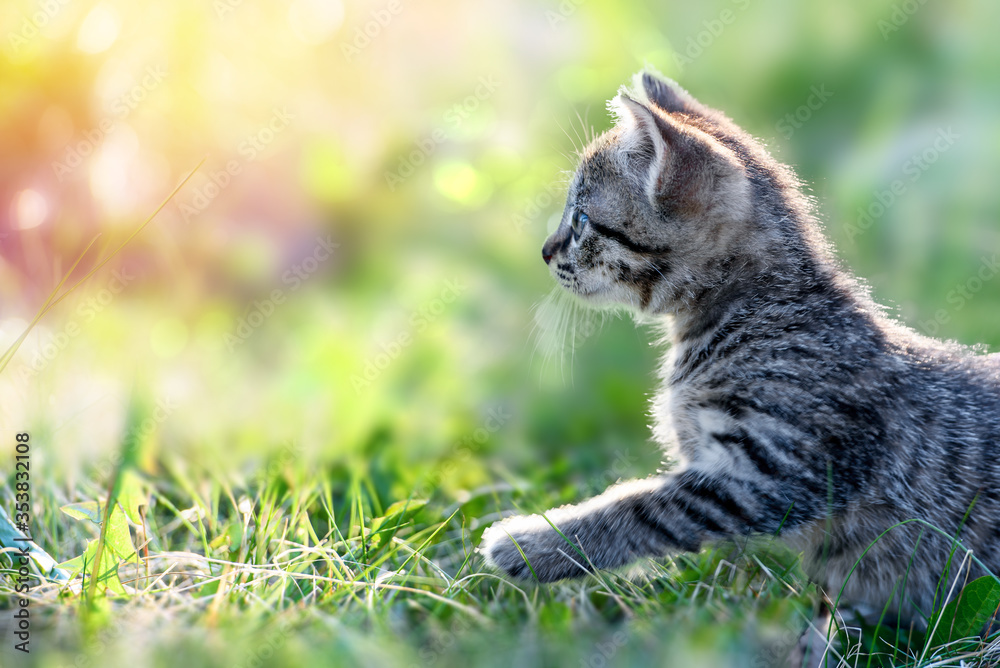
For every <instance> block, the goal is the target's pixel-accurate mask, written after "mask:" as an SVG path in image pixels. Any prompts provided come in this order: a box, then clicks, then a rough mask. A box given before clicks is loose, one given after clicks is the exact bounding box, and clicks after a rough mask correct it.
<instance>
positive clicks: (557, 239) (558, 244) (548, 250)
mask: <svg viewBox="0 0 1000 668" xmlns="http://www.w3.org/2000/svg"><path fill="white" fill-rule="evenodd" d="M568 240H569V234H567V230H564V229H563V228H561V227H560V228H559V229H558V230H556V232H555V234H553V235H552V236H551V237H549V238H548V239H546V240H545V245H544V246H542V259H543V260H545V264H548V263H549V262H551V261H552V256H553V255H555V254H556V251H557V250H559V249H560V248H562V246H564V245H565V244H566V242H567V241H568Z"/></svg>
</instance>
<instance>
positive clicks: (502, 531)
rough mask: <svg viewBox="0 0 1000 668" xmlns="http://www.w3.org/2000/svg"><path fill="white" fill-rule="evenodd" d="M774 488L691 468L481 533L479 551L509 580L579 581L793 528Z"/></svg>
mask: <svg viewBox="0 0 1000 668" xmlns="http://www.w3.org/2000/svg"><path fill="white" fill-rule="evenodd" d="M774 487H775V485H774V482H773V481H767V480H757V481H749V480H739V479H736V478H732V477H730V476H727V475H723V474H711V473H707V472H704V471H696V470H692V469H689V470H685V471H681V472H678V473H674V474H671V475H666V476H657V477H654V478H648V479H646V480H636V481H632V482H628V483H624V484H621V485H616V486H614V487H611V488H610V489H608V491H606V492H605V493H604V494H601V495H600V496H597V497H594V498H593V499H590V500H589V501H586V502H584V503H582V504H579V505H575V506H563V507H561V508H556V509H554V510H550V511H548V512H547V513H545V516H544V517H542V516H541V515H530V516H518V517H509V518H507V519H505V520H503V521H502V522H498V523H496V524H494V525H493V526H491V527H490V528H489V529H487V530H486V532H485V533H484V534H483V540H482V544H481V545H480V548H479V549H480V551H481V552H482V553H483V554H484V555H485V557H486V562H487V563H488V564H489V565H491V566H493V567H495V568H499V569H500V570H502V571H503V572H505V573H507V574H508V575H510V576H512V577H516V578H531V573H532V571H534V574H535V576H536V577H537V578H538V580H540V581H541V582H552V581H555V580H562V579H564V578H571V577H580V576H582V575H584V574H585V573H587V572H590V571H591V570H592V568H593V567H596V568H601V569H605V568H618V567H619V566H624V565H626V564H629V563H631V562H633V561H635V560H637V559H639V558H642V557H650V556H662V555H663V554H665V553H667V552H668V551H670V550H684V551H694V550H697V549H698V548H699V546H700V545H701V544H702V542H704V541H705V540H710V539H714V538H723V537H726V536H732V535H739V534H745V533H747V532H748V531H774V530H777V528H778V527H779V526H781V522H782V519H783V517H784V518H785V519H786V520H790V521H791V522H790V523H795V522H796V521H797V518H798V516H799V513H794V515H793V514H792V513H788V512H787V511H788V510H789V507H790V506H791V501H790V500H787V499H785V498H784V496H783V495H781V494H778V493H777V490H776V489H774ZM796 507H797V508H800V506H799V505H796ZM553 525H554V526H555V527H556V528H558V531H556V529H554V528H553ZM785 526H786V527H788V526H790V524H789V523H786V524H785ZM511 539H513V541H512V540H511ZM515 542H516V543H517V545H516V546H515V544H514V543H515ZM518 547H520V550H519V549H518ZM522 551H523V553H524V555H523V556H522V555H521V552H522ZM581 553H582V555H581ZM525 560H527V562H528V563H530V564H531V567H530V568H529V567H528V563H525Z"/></svg>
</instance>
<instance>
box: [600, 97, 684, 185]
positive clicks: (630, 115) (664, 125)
mask: <svg viewBox="0 0 1000 668" xmlns="http://www.w3.org/2000/svg"><path fill="white" fill-rule="evenodd" d="M611 102H612V106H613V107H614V109H615V111H616V112H617V115H618V118H619V120H620V122H621V123H623V124H624V126H625V127H624V134H623V135H622V144H623V149H624V151H625V153H627V154H628V155H631V156H633V157H637V158H639V161H638V164H639V165H640V168H646V169H647V170H648V171H647V173H646V174H645V175H644V183H645V186H646V194H647V195H648V196H649V198H650V199H651V200H653V199H655V198H656V196H657V194H658V192H659V191H660V189H661V187H662V180H663V178H664V175H665V174H666V173H667V172H668V171H669V168H670V164H671V162H672V159H673V157H674V153H675V152H676V150H677V149H678V148H680V145H681V142H682V141H683V138H682V136H681V130H680V129H679V128H677V127H676V126H675V125H674V124H673V123H672V122H670V121H669V120H667V119H665V118H663V116H662V115H661V114H659V113H657V112H655V111H654V110H653V109H651V108H650V107H648V106H646V105H645V104H643V103H642V102H637V101H636V100H634V99H632V98H631V97H629V96H628V94H626V93H625V92H621V93H619V94H618V96H617V97H616V98H615V99H614V100H612V101H611Z"/></svg>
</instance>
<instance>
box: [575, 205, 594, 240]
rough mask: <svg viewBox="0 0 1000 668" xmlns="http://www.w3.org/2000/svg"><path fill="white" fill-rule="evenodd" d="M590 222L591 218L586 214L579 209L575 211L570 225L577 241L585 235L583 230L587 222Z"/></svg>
mask: <svg viewBox="0 0 1000 668" xmlns="http://www.w3.org/2000/svg"><path fill="white" fill-rule="evenodd" d="M588 220H590V216H588V215H587V214H585V213H584V212H583V211H580V210H579V209H574V210H573V217H572V218H571V219H570V225H571V226H572V228H573V236H574V237H576V238H577V239H579V238H580V235H581V234H583V228H584V227H586V226H587V221H588Z"/></svg>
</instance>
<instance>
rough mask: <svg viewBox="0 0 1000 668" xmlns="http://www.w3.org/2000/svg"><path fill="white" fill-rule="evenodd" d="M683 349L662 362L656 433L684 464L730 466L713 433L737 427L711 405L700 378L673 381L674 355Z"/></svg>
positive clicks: (654, 408)
mask: <svg viewBox="0 0 1000 668" xmlns="http://www.w3.org/2000/svg"><path fill="white" fill-rule="evenodd" d="M678 352H680V353H681V354H683V349H672V350H671V351H670V352H669V353H668V355H667V357H666V358H665V359H664V361H663V367H662V369H661V379H662V380H661V385H660V388H659V390H658V391H657V393H656V396H655V397H654V398H653V402H652V410H651V414H652V415H651V416H652V418H653V436H654V438H655V439H656V441H657V442H658V443H659V444H660V445H661V447H663V448H664V450H666V451H667V454H668V455H669V456H670V457H671V458H672V459H675V460H678V461H679V462H681V463H685V464H689V465H694V464H702V465H706V466H707V467H709V468H719V467H724V466H727V465H728V454H727V452H726V451H725V449H724V448H722V447H721V446H720V444H719V442H718V441H717V440H716V439H715V438H713V435H717V434H724V433H728V432H731V431H732V430H734V429H736V428H737V427H738V425H737V424H735V422H736V421H735V420H734V419H733V418H732V417H730V416H728V415H726V414H725V413H724V412H723V411H721V410H719V409H717V408H712V407H711V406H710V405H709V404H710V402H709V401H708V399H709V396H710V394H715V393H713V392H710V390H709V388H707V387H705V386H704V384H703V383H701V382H697V381H684V382H671V377H672V374H673V362H674V357H675V356H676V355H677V354H678Z"/></svg>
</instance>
